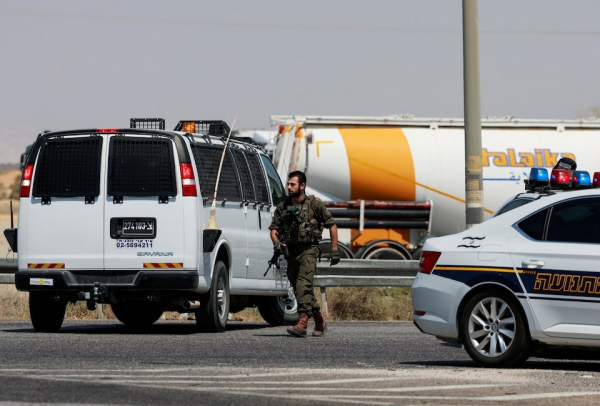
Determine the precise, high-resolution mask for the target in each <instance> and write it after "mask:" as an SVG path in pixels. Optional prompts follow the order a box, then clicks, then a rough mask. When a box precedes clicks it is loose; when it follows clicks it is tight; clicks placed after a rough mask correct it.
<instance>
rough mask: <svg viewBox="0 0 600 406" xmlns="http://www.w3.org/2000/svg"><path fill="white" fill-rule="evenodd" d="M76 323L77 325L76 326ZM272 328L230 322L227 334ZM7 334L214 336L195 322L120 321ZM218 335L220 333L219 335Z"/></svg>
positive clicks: (72, 324)
mask: <svg viewBox="0 0 600 406" xmlns="http://www.w3.org/2000/svg"><path fill="white" fill-rule="evenodd" d="M75 323H76V324H75ZM268 328H272V326H271V325H269V324H267V323H249V322H229V323H227V328H226V330H225V332H228V331H229V332H232V331H245V330H262V329H268ZM2 331H4V332H6V333H21V334H32V333H33V334H85V335H94V334H98V335H100V334H101V335H112V334H127V335H132V334H133V335H136V334H144V335H170V336H173V335H193V334H212V333H204V332H201V331H199V330H198V327H197V326H196V323H195V322H179V321H172V322H170V321H162V322H158V323H155V324H153V325H151V326H149V327H143V328H134V327H129V326H126V325H124V324H121V323H119V322H118V321H113V320H111V321H105V322H102V323H101V324H98V321H97V320H94V324H87V323H86V321H85V320H79V321H71V320H69V321H68V322H65V324H63V326H62V327H61V329H60V330H59V331H58V332H56V333H38V332H36V331H35V330H34V329H33V327H28V328H16V329H5V330H2ZM217 334H218V333H217Z"/></svg>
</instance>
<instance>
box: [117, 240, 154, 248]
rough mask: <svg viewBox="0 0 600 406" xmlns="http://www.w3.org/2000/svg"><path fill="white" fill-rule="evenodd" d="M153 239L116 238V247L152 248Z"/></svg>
mask: <svg viewBox="0 0 600 406" xmlns="http://www.w3.org/2000/svg"><path fill="white" fill-rule="evenodd" d="M152 242H153V240H124V239H121V240H117V248H152Z"/></svg>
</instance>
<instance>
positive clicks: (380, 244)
mask: <svg viewBox="0 0 600 406" xmlns="http://www.w3.org/2000/svg"><path fill="white" fill-rule="evenodd" d="M358 254H360V259H392V260H398V261H407V260H410V259H412V255H411V254H410V252H409V251H408V250H407V249H406V247H405V246H404V245H402V244H400V243H398V242H396V241H391V240H379V241H373V242H371V243H369V244H367V245H366V246H365V247H363V248H361V249H360V250H359V251H358V253H357V256H358Z"/></svg>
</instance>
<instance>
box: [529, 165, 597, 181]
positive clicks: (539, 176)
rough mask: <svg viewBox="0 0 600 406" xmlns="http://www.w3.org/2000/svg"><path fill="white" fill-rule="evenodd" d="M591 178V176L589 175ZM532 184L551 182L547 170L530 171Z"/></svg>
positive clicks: (535, 169) (532, 169)
mask: <svg viewBox="0 0 600 406" xmlns="http://www.w3.org/2000/svg"><path fill="white" fill-rule="evenodd" d="M588 176H589V175H588ZM529 181H530V182H550V178H549V177H548V170H547V169H546V168H531V170H530V171H529Z"/></svg>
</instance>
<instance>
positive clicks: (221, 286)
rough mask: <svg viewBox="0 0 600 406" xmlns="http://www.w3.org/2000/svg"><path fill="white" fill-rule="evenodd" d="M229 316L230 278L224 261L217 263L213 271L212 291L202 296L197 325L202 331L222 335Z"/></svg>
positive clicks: (197, 314)
mask: <svg viewBox="0 0 600 406" xmlns="http://www.w3.org/2000/svg"><path fill="white" fill-rule="evenodd" d="M227 316H229V277H228V276H227V268H226V267H225V264H224V263H223V262H222V261H217V263H216V264H215V269H214V271H213V277H212V281H211V284H210V291H209V292H208V293H206V294H204V295H203V296H202V299H201V300H200V307H199V308H198V309H197V310H196V324H197V325H198V328H199V329H200V331H205V332H207V333H220V332H222V331H223V330H225V326H227Z"/></svg>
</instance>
